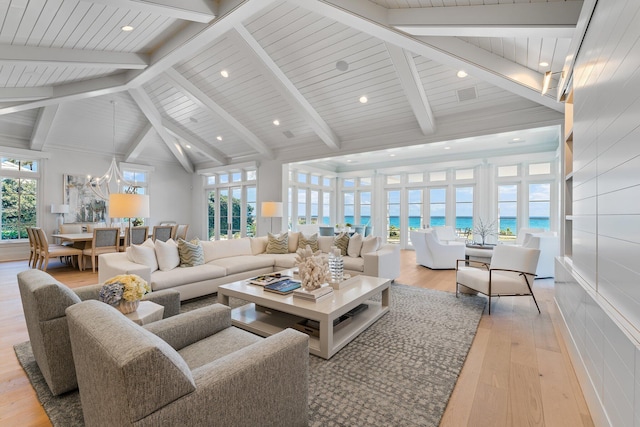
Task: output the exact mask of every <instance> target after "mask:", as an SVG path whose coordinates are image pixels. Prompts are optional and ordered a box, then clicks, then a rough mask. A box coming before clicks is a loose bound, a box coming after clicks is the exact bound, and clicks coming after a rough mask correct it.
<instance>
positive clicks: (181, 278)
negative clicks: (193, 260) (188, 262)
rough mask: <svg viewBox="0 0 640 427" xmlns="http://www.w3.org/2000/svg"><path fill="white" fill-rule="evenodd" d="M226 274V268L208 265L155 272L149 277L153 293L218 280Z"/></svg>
mask: <svg viewBox="0 0 640 427" xmlns="http://www.w3.org/2000/svg"><path fill="white" fill-rule="evenodd" d="M226 274H227V270H226V268H224V267H220V266H219V265H215V264H210V263H207V264H202V265H196V266H195V267H191V268H174V269H173V270H169V271H162V270H157V271H156V272H154V273H153V274H152V275H151V288H152V289H153V290H154V291H157V290H160V289H168V288H177V287H178V286H182V285H186V284H190V283H196V282H202V281H205V280H213V279H218V278H220V277H224V276H226Z"/></svg>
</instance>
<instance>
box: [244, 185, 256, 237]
mask: <svg viewBox="0 0 640 427" xmlns="http://www.w3.org/2000/svg"><path fill="white" fill-rule="evenodd" d="M257 200H258V198H257V195H256V187H255V186H249V187H247V202H246V207H245V209H246V210H245V215H246V217H247V220H246V223H245V225H246V227H247V236H248V237H255V236H256V212H257V206H258V204H257Z"/></svg>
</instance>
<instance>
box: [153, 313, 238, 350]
mask: <svg viewBox="0 0 640 427" xmlns="http://www.w3.org/2000/svg"><path fill="white" fill-rule="evenodd" d="M229 327H231V309H230V308H229V307H227V306H226V305H222V304H211V305H209V306H207V307H202V308H198V309H196V310H192V311H188V312H186V313H182V314H179V315H178V316H173V317H169V318H167V319H162V320H159V321H157V322H153V323H150V324H148V325H144V328H145V329H147V330H148V331H149V332H152V333H154V334H155V335H157V336H159V337H160V338H162V339H163V340H164V341H166V342H167V343H168V344H169V345H170V346H171V347H173V348H174V349H176V350H180V349H182V348H184V347H186V346H188V345H191V344H193V343H195V342H198V341H200V340H202V339H204V338H206V337H208V336H211V335H213V334H215V333H216V332H219V331H221V330H223V329H226V328H229Z"/></svg>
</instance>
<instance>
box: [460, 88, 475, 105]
mask: <svg viewBox="0 0 640 427" xmlns="http://www.w3.org/2000/svg"><path fill="white" fill-rule="evenodd" d="M456 94H457V95H458V102H463V101H471V100H472V99H478V92H476V87H475V86H471V87H466V88H464V89H458V90H457V91H456Z"/></svg>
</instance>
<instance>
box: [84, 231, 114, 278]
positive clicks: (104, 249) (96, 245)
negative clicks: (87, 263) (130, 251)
mask: <svg viewBox="0 0 640 427" xmlns="http://www.w3.org/2000/svg"><path fill="white" fill-rule="evenodd" d="M119 247H120V229H119V228H115V227H99V228H94V229H93V240H91V247H90V248H87V249H84V250H83V251H82V262H80V270H84V257H85V256H90V257H91V270H92V271H93V272H94V273H95V272H96V260H97V258H98V255H101V254H106V253H110V252H118V251H119Z"/></svg>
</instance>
